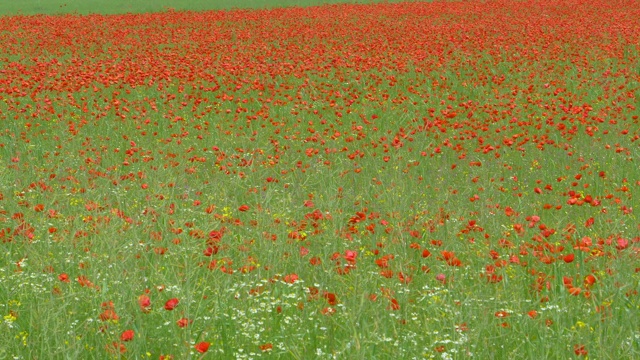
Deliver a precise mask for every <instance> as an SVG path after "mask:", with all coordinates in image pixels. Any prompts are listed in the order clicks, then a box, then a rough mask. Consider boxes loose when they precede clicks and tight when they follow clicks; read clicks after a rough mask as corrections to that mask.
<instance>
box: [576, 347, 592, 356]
mask: <svg viewBox="0 0 640 360" xmlns="http://www.w3.org/2000/svg"><path fill="white" fill-rule="evenodd" d="M573 352H574V353H575V354H576V355H578V356H586V355H587V354H588V353H589V352H588V351H587V350H585V348H584V345H581V344H576V345H574V346H573Z"/></svg>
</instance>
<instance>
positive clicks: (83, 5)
mask: <svg viewBox="0 0 640 360" xmlns="http://www.w3.org/2000/svg"><path fill="white" fill-rule="evenodd" d="M356 2H357V3H372V2H379V1H371V0H361V1H349V0H224V1H223V0H109V1H105V0H20V1H3V2H0V15H18V14H21V15H35V14H65V13H66V14H69V13H78V14H125V13H144V12H162V11H167V10H168V9H175V10H189V11H203V10H229V9H233V8H275V7H290V6H317V5H326V4H338V3H356ZM390 2H394V1H390ZM395 2H397V0H396V1H395Z"/></svg>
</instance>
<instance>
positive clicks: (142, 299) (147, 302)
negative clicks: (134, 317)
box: [138, 295, 151, 312]
mask: <svg viewBox="0 0 640 360" xmlns="http://www.w3.org/2000/svg"><path fill="white" fill-rule="evenodd" d="M138 305H139V306H140V310H142V311H143V312H149V310H151V299H149V297H148V296H147V295H140V296H139V297H138Z"/></svg>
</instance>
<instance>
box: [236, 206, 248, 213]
mask: <svg viewBox="0 0 640 360" xmlns="http://www.w3.org/2000/svg"><path fill="white" fill-rule="evenodd" d="M238 210H239V211H243V212H244V211H248V210H249V205H241V206H240V207H239V208H238Z"/></svg>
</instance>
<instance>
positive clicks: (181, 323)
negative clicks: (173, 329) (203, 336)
mask: <svg viewBox="0 0 640 360" xmlns="http://www.w3.org/2000/svg"><path fill="white" fill-rule="evenodd" d="M192 322H193V321H192V320H189V319H187V318H184V317H183V318H181V319H179V320H178V321H176V324H177V325H178V327H181V328H185V327H187V326H189V324H191V323H192Z"/></svg>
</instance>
